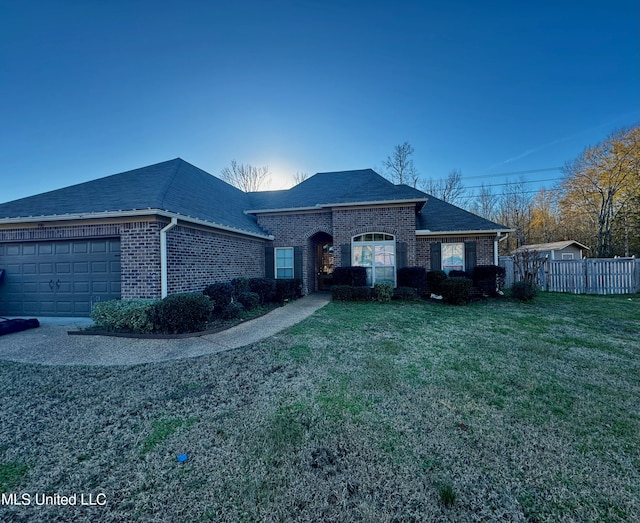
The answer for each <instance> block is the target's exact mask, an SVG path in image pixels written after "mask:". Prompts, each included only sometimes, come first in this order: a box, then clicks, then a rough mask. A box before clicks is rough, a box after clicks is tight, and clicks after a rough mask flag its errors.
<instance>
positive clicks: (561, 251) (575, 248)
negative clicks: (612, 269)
mask: <svg viewBox="0 0 640 523" xmlns="http://www.w3.org/2000/svg"><path fill="white" fill-rule="evenodd" d="M523 250H529V251H535V252H537V253H539V254H540V256H541V257H542V258H546V259H548V260H582V259H583V258H584V251H588V250H589V247H587V246H586V245H582V244H581V243H579V242H577V241H575V240H565V241H560V242H551V243H536V244H532V245H522V246H520V247H518V248H517V249H516V250H515V251H513V252H514V254H515V253H517V252H519V251H520V252H521V251H523Z"/></svg>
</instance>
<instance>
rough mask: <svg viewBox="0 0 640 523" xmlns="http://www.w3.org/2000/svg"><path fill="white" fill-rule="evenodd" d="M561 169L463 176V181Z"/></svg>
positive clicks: (549, 168)
mask: <svg viewBox="0 0 640 523" xmlns="http://www.w3.org/2000/svg"><path fill="white" fill-rule="evenodd" d="M561 169H562V167H544V168H542V169H530V170H528V171H511V172H508V173H494V174H478V175H474V176H462V179H467V180H471V179H477V178H491V177H493V176H513V175H516V174H532V173H543V172H549V171H559V170H561ZM442 179H444V178H442Z"/></svg>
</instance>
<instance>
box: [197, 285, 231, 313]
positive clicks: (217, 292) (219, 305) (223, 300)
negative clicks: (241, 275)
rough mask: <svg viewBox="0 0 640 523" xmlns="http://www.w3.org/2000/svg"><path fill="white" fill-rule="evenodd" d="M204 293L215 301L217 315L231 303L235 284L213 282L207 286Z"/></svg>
mask: <svg viewBox="0 0 640 523" xmlns="http://www.w3.org/2000/svg"><path fill="white" fill-rule="evenodd" d="M202 294H204V295H205V296H208V297H209V299H210V300H211V302H212V303H213V307H214V308H213V310H214V311H215V314H216V315H217V314H218V313H219V312H220V311H222V310H223V309H224V308H225V307H226V306H227V305H229V304H230V303H231V300H232V298H233V285H231V284H230V283H212V284H211V285H207V287H205V289H204V291H202Z"/></svg>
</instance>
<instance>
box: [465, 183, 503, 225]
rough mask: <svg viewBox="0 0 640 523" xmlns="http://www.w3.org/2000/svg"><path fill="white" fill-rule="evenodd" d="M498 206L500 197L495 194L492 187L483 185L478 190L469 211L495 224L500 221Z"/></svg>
mask: <svg viewBox="0 0 640 523" xmlns="http://www.w3.org/2000/svg"><path fill="white" fill-rule="evenodd" d="M498 204H499V198H498V195H497V194H494V193H493V191H492V190H491V186H487V185H485V184H484V183H483V184H482V185H481V186H480V189H479V190H478V194H477V195H475V197H474V199H473V202H472V203H471V205H470V207H469V210H470V211H471V212H472V213H474V214H477V215H478V216H482V217H483V218H485V219H487V220H491V221H494V222H495V221H496V220H497V219H498Z"/></svg>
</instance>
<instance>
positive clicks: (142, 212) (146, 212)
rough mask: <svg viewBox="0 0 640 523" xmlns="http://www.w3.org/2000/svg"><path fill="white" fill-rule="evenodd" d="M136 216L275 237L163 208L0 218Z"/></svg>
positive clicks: (54, 219) (0, 221)
mask: <svg viewBox="0 0 640 523" xmlns="http://www.w3.org/2000/svg"><path fill="white" fill-rule="evenodd" d="M134 216H163V217H166V218H177V219H178V220H180V221H182V222H187V223H193V224H194V225H202V226H205V227H211V228H213V229H219V230H222V231H227V232H233V233H236V234H241V235H244V236H252V237H254V238H260V239H263V240H273V239H274V238H275V237H274V236H273V235H271V234H260V233H256V232H253V231H247V230H245V229H241V228H239V227H231V226H229V225H223V224H221V223H215V222H211V221H208V220H202V219H200V218H194V217H192V216H185V215H182V214H179V213H175V212H171V211H165V210H162V209H132V210H129V211H102V212H90V213H77V214H53V215H48V216H24V217H16V218H0V224H18V223H43V222H57V221H72V220H98V219H104V218H129V217H134Z"/></svg>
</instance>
